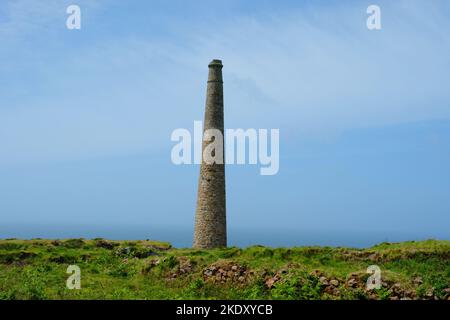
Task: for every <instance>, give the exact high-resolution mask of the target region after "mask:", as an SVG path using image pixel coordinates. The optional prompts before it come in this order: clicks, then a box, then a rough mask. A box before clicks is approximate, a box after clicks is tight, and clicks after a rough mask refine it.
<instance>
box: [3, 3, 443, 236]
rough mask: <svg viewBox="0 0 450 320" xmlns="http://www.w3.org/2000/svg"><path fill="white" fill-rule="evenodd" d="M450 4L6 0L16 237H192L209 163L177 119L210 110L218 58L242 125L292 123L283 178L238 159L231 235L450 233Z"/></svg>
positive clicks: (11, 210)
mask: <svg viewBox="0 0 450 320" xmlns="http://www.w3.org/2000/svg"><path fill="white" fill-rule="evenodd" d="M74 3H76V4H78V5H79V6H80V7H81V10H82V29H81V30H74V31H69V30H67V29H66V27H65V21H66V18H67V14H66V13H65V10H66V8H67V6H68V5H70V4H74ZM370 4H377V5H379V6H380V7H381V15H382V30H380V31H369V30H367V28H366V18H367V14H366V8H367V7H368V5H370ZM449 15H450V3H448V1H438V0H436V1H425V0H420V1H418V0H404V1H400V0H398V1H236V0H231V1H223V2H221V3H219V2H211V1H181V0H180V1H174V0H171V1H137V0H136V1H127V2H124V1H115V0H108V1H106V0H105V1H92V0H90V1H82V0H80V1H73V0H71V1H60V0H45V1H32V0H17V1H2V2H1V4H0V40H1V45H0V97H1V103H0V238H1V237H12V236H20V237H32V236H41V237H52V236H103V235H105V236H109V237H130V235H131V236H133V235H134V236H136V237H147V235H148V237H153V238H154V237H158V238H163V240H168V241H174V242H175V243H176V244H180V245H186V244H188V243H189V242H190V233H191V230H192V229H193V222H194V221H193V219H194V212H195V198H196V184H197V179H198V171H199V168H198V166H196V165H193V166H175V165H173V164H172V163H171V161H170V150H171V148H172V146H173V145H174V143H173V142H171V141H170V134H171V132H172V130H174V129H176V128H180V127H184V128H189V129H191V128H192V127H193V122H194V120H201V119H202V118H203V111H204V101H205V90H206V77H207V64H208V63H209V61H210V60H212V59H213V58H220V59H222V60H223V63H224V81H225V84H224V86H225V125H226V127H228V128H239V127H242V128H279V129H280V171H279V173H278V174H277V175H276V176H260V175H259V167H256V166H240V167H239V166H230V167H229V168H227V197H228V198H227V206H228V207H227V209H228V226H229V231H230V235H231V237H230V242H231V243H232V244H250V243H264V244H272V245H292V244H305V243H320V244H330V245H336V244H339V245H340V244H343V245H370V244H372V243H375V242H377V241H384V240H406V239H422V238H441V239H443V238H445V239H450V196H449V195H450V148H449V147H450V90H449V83H450V72H449V70H450V37H449V36H448V35H449V34H450V33H449V32H450V20H449V18H448V17H449ZM133 228H135V229H133ZM137 228H140V229H139V230H141V231H139V232H138V231H136V232H135V233H133V231H129V232H128V233H123V232H121V230H123V229H127V230H138V229H137ZM142 230H144V231H142ZM145 230H148V233H146V231H145ZM162 230H164V232H163V231H162ZM167 230H169V231H167ZM170 230H172V231H170ZM173 230H183V231H180V234H184V235H183V236H182V237H180V236H178V235H176V234H175V233H176V232H175V233H174V232H173ZM183 232H184V233H183ZM242 233H251V234H254V235H253V236H252V237H253V238H251V239H246V240H245V241H244V240H242V239H241V238H239V234H242ZM234 235H235V236H234ZM283 235H285V236H286V241H284V242H283ZM297 235H298V237H297ZM239 239H241V240H239Z"/></svg>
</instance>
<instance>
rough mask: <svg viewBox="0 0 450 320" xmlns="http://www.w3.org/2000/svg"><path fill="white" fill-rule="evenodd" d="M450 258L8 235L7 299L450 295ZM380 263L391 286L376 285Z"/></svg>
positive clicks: (1, 295) (426, 247) (439, 246)
mask: <svg viewBox="0 0 450 320" xmlns="http://www.w3.org/2000/svg"><path fill="white" fill-rule="evenodd" d="M449 261H450V241H439V240H426V241H419V242H414V241H411V242H402V243H382V244H379V245H376V246H374V247H372V248H367V249H352V248H331V247H294V248H269V247H262V246H252V247H248V248H245V249H242V248H236V247H232V248H224V249H213V250H196V249H178V248H172V247H171V246H170V244H168V243H163V242H157V241H148V240H146V241H144V240H142V241H109V240H104V239H93V240H86V239H66V240H46V239H32V240H18V239H8V240H0V299H314V300H316V299H402V298H403V299H405V298H408V299H448V298H449V289H448V288H449V287H450V264H449ZM373 264H375V265H377V266H379V267H380V269H381V271H382V273H381V280H382V287H381V288H379V289H377V290H366V289H365V283H366V279H367V278H368V277H369V274H367V273H366V269H367V267H368V266H370V265H373ZM69 265H77V266H79V267H80V269H81V289H80V290H70V289H68V288H67V287H66V280H67V278H68V277H69V276H70V274H67V273H66V270H67V267H68V266H69ZM352 279H354V280H352ZM331 280H333V281H336V282H335V284H336V285H331V284H329V282H330V281H331ZM352 281H353V284H352ZM337 283H338V284H337Z"/></svg>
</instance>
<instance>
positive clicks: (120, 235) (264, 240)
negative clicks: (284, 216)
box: [0, 224, 449, 248]
mask: <svg viewBox="0 0 450 320" xmlns="http://www.w3.org/2000/svg"><path fill="white" fill-rule="evenodd" d="M192 234H193V230H192V228H187V227H186V228H183V227H175V228H169V227H155V226H110V227H109V226H73V225H70V226H69V225H65V226H63V225H59V226H58V225H51V226H50V225H44V224H40V225H35V224H34V225H31V224H30V225H2V226H0V238H1V239H5V238H20V239H31V238H50V239H55V238H60V239H61V238H87V239H92V238H106V239H114V240H137V239H150V240H159V241H166V242H170V243H171V244H172V245H173V246H175V247H179V248H184V247H190V246H191V245H192ZM425 239H441V240H445V239H449V237H448V235H445V234H406V233H401V234H398V233H392V232H391V233H389V232H363V231H361V232H359V231H342V232H341V231H312V230H298V231H297V230H261V229H257V228H255V229H233V228H229V229H228V244H229V246H239V247H247V246H251V245H264V246H270V247H293V246H312V245H319V246H333V247H338V246H342V247H344V246H345V247H356V248H363V247H370V246H373V245H375V244H378V243H381V242H399V241H410V240H415V241H419V240H425Z"/></svg>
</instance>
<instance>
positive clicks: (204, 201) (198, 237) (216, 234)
mask: <svg viewBox="0 0 450 320" xmlns="http://www.w3.org/2000/svg"><path fill="white" fill-rule="evenodd" d="M208 67H209V74H208V87H207V91H206V109H205V120H204V122H203V135H204V133H205V131H206V130H208V129H217V130H220V131H221V132H222V146H224V143H223V142H224V141H223V133H224V124H223V81H222V67H223V65H222V61H220V60H213V61H211V63H210V64H209V66H208ZM209 143H211V141H203V144H202V163H201V167H200V177H199V182H198V196H197V210H196V212H195V231H194V248H202V249H210V248H218V247H226V246H227V227H226V205H225V151H224V150H222V151H223V153H222V154H223V159H222V160H223V161H222V163H213V164H208V163H206V162H205V160H204V158H203V150H205V147H206V146H207V145H208V144H209Z"/></svg>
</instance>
